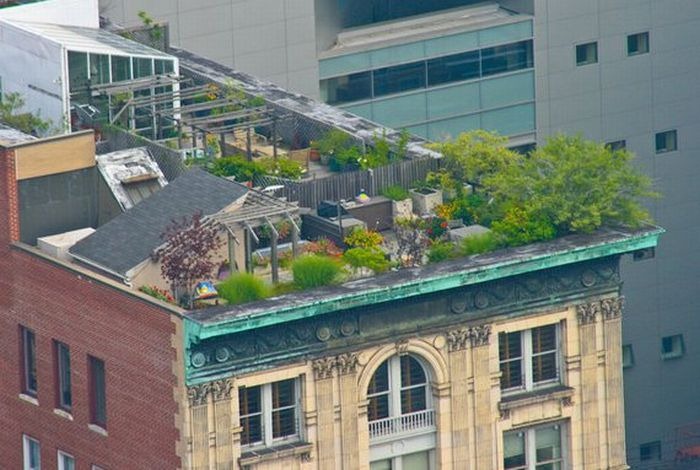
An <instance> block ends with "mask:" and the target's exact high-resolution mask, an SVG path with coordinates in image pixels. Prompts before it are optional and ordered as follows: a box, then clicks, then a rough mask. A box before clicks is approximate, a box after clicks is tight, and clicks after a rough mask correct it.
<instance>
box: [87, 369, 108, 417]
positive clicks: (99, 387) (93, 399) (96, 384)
mask: <svg viewBox="0 0 700 470" xmlns="http://www.w3.org/2000/svg"><path fill="white" fill-rule="evenodd" d="M88 385H89V387H90V422H91V423H93V424H97V425H98V426H100V427H102V428H105V429H106V428H107V395H106V388H105V363H104V361H102V360H100V359H97V358H96V357H92V356H88Z"/></svg>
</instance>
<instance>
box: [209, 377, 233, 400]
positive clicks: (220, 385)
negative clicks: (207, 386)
mask: <svg viewBox="0 0 700 470" xmlns="http://www.w3.org/2000/svg"><path fill="white" fill-rule="evenodd" d="M232 390H233V381H231V380H229V379H222V380H216V381H214V382H212V388H211V392H212V395H213V397H214V401H221V400H228V399H230V398H231V391H232Z"/></svg>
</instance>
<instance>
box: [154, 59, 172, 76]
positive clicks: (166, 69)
mask: <svg viewBox="0 0 700 470" xmlns="http://www.w3.org/2000/svg"><path fill="white" fill-rule="evenodd" d="M153 65H154V67H155V73H156V74H157V75H161V74H164V73H171V72H173V71H174V65H173V61H172V60H162V59H154V60H153Z"/></svg>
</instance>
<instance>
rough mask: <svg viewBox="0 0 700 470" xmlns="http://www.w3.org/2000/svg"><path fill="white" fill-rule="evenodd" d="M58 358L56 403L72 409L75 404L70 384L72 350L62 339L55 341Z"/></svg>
mask: <svg viewBox="0 0 700 470" xmlns="http://www.w3.org/2000/svg"><path fill="white" fill-rule="evenodd" d="M54 353H55V354H54V355H55V359H56V385H57V390H56V395H57V397H56V405H57V406H58V407H59V408H63V409H64V410H66V411H70V409H71V406H72V405H73V398H72V395H71V385H70V350H69V349H68V346H67V345H65V344H63V343H61V342H60V341H54Z"/></svg>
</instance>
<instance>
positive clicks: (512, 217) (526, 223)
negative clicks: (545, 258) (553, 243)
mask: <svg viewBox="0 0 700 470" xmlns="http://www.w3.org/2000/svg"><path fill="white" fill-rule="evenodd" d="M491 229H492V230H493V231H494V232H495V233H497V234H499V235H501V236H502V237H503V238H504V239H505V243H506V244H507V245H509V246H520V245H527V244H528V243H533V242H536V241H544V240H550V239H552V238H554V237H556V236H557V229H556V227H555V226H554V223H553V222H552V220H551V219H549V218H547V217H544V216H542V215H541V214H537V213H534V212H533V211H532V210H528V209H524V208H522V207H519V206H512V207H510V208H509V209H508V210H506V213H505V215H504V216H503V218H502V219H500V220H496V221H494V222H493V223H492V224H491Z"/></svg>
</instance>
